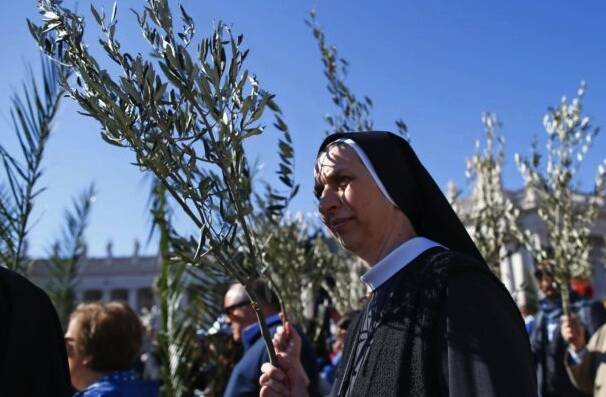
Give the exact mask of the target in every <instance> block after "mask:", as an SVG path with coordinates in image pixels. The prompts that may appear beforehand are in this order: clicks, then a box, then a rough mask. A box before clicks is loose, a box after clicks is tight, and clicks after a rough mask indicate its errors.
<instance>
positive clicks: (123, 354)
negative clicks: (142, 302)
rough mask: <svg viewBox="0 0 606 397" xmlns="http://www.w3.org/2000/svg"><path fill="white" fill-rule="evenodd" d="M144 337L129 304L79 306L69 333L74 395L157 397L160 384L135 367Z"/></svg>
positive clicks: (68, 340) (68, 350)
mask: <svg viewBox="0 0 606 397" xmlns="http://www.w3.org/2000/svg"><path fill="white" fill-rule="evenodd" d="M142 337H143V327H142V325H141V321H140V320H139V317H137V315H136V314H135V312H134V311H133V310H132V309H131V308H130V307H129V306H128V305H127V304H126V303H123V302H108V303H102V302H94V303H83V304H80V305H78V307H77V308H76V309H75V310H74V311H73V312H72V314H71V316H70V321H69V325H68V327H67V332H66V333H65V347H66V349H67V360H68V363H69V371H70V376H71V381H72V385H73V386H74V388H75V389H76V390H77V392H76V394H74V397H126V396H129V397H156V396H157V395H158V385H157V384H156V383H155V382H151V381H143V380H141V379H140V378H139V376H138V374H137V372H136V371H135V370H134V369H133V366H134V365H135V362H136V360H137V358H138V355H139V351H140V350H141V340H142Z"/></svg>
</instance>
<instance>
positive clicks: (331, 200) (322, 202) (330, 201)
mask: <svg viewBox="0 0 606 397" xmlns="http://www.w3.org/2000/svg"><path fill="white" fill-rule="evenodd" d="M318 200H319V202H318V211H320V215H322V218H324V219H326V218H327V217H328V215H329V214H330V212H331V211H333V210H335V209H336V208H338V207H339V205H340V203H341V200H340V199H339V196H338V194H337V192H335V191H334V190H333V189H330V188H325V189H324V191H323V192H322V195H321V196H320V198H319V199H318Z"/></svg>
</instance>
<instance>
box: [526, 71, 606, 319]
mask: <svg viewBox="0 0 606 397" xmlns="http://www.w3.org/2000/svg"><path fill="white" fill-rule="evenodd" d="M584 94H585V83H584V82H582V83H581V85H580V87H579V89H578V91H577V96H576V97H575V98H573V100H572V101H568V100H567V99H566V98H565V97H564V98H562V101H561V102H560V104H559V105H558V106H557V107H555V108H549V111H548V113H547V114H546V115H545V118H544V120H543V124H544V126H545V130H546V132H547V135H548V137H547V146H546V159H547V165H546V168H545V169H544V170H543V169H542V168H541V154H540V153H539V150H538V147H537V144H536V142H535V143H534V144H533V147H532V151H531V156H530V158H523V157H520V156H519V155H517V154H516V163H517V164H518V167H519V169H520V172H521V173H522V174H523V176H524V178H525V181H526V184H527V187H528V189H529V193H530V197H531V199H534V200H535V202H536V206H537V208H538V214H539V217H540V218H541V219H542V220H543V221H544V222H545V225H546V226H547V240H546V241H544V242H538V241H537V242H536V244H528V246H527V248H528V249H529V250H530V251H531V253H532V255H533V257H534V259H535V261H536V262H537V263H538V262H542V263H544V264H546V265H548V266H549V270H550V272H551V273H552V275H553V277H554V281H555V282H556V283H557V284H558V285H559V287H560V290H561V291H562V295H563V305H564V309H565V310H567V308H568V306H567V295H568V288H569V285H570V281H571V279H572V278H574V277H583V278H584V277H589V275H590V274H591V263H590V261H589V253H590V251H591V240H590V238H589V237H590V233H591V227H592V225H593V223H594V222H595V220H596V217H597V215H598V211H599V207H600V205H601V204H602V203H603V202H604V201H603V200H604V193H605V186H606V176H605V175H606V171H605V169H604V166H603V165H600V166H599V167H598V171H597V175H596V179H595V183H594V186H593V189H592V191H591V192H589V193H583V192H582V191H581V189H580V183H579V182H578V181H576V180H575V175H576V174H577V173H578V169H579V167H580V165H581V164H582V162H583V159H584V158H585V155H586V153H587V152H588V150H589V148H590V147H591V144H592V142H593V140H594V138H595V137H596V135H597V134H598V131H599V129H598V128H594V127H593V126H592V125H591V119H590V118H589V117H588V116H584V115H583V103H582V101H583V97H584ZM605 164H606V162H605Z"/></svg>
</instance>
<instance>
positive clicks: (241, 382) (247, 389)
mask: <svg viewBox="0 0 606 397" xmlns="http://www.w3.org/2000/svg"><path fill="white" fill-rule="evenodd" d="M266 321H267V326H268V327H269V331H270V332H271V334H272V335H273V334H274V333H275V332H276V328H277V327H278V325H280V324H281V322H280V318H279V316H278V315H277V314H275V315H273V316H269V317H268V318H267V319H266ZM298 331H299V334H301V336H302V339H303V346H302V350H301V364H303V368H304V369H305V372H306V373H307V376H308V377H309V380H310V382H309V392H310V396H316V395H317V388H318V370H317V367H316V357H315V353H314V351H313V348H312V347H311V344H310V343H309V340H308V339H307V338H306V337H305V335H303V334H302V332H300V330H298ZM242 344H243V347H244V354H243V355H242V358H241V359H240V361H238V363H237V364H236V366H235V367H234V369H233V371H232V373H231V375H230V377H229V381H228V383H227V387H226V388H225V393H224V394H223V397H244V396H247V397H248V396H250V397H252V396H255V397H256V396H258V395H259V377H260V376H261V365H263V364H264V363H266V362H269V356H268V354H267V350H266V349H265V344H264V343H263V338H261V330H260V329H259V325H257V324H254V325H252V326H250V327H249V328H247V329H246V330H245V331H244V333H243V334H242Z"/></svg>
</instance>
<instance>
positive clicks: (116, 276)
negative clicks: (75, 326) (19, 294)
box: [29, 242, 160, 312]
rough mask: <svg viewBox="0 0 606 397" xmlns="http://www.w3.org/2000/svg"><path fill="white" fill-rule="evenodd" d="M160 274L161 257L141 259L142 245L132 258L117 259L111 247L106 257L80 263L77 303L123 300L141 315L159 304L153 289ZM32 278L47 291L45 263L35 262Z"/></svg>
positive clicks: (76, 290) (76, 283) (77, 279)
mask: <svg viewBox="0 0 606 397" xmlns="http://www.w3.org/2000/svg"><path fill="white" fill-rule="evenodd" d="M159 271H160V261H159V257H158V256H141V255H139V244H138V242H135V249H134V252H133V254H132V255H131V256H114V255H113V254H112V248H111V243H108V246H107V253H106V256H105V257H99V258H93V257H87V256H85V257H84V258H82V260H81V261H80V263H78V276H77V278H76V282H75V303H76V304H78V303H81V302H89V301H96V300H102V301H109V300H122V301H125V302H127V303H128V304H129V305H130V306H131V307H132V308H134V309H135V310H136V311H137V312H141V311H142V310H143V309H150V308H151V307H152V306H153V305H154V303H155V298H154V292H153V285H154V280H155V278H156V276H157V275H158V272H159ZM29 276H30V278H31V279H32V281H34V282H35V283H36V284H38V285H40V286H41V287H43V288H44V285H45V282H46V280H47V271H46V270H45V266H44V262H43V261H37V262H35V263H34V264H33V266H32V269H31V271H30V272H29Z"/></svg>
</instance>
